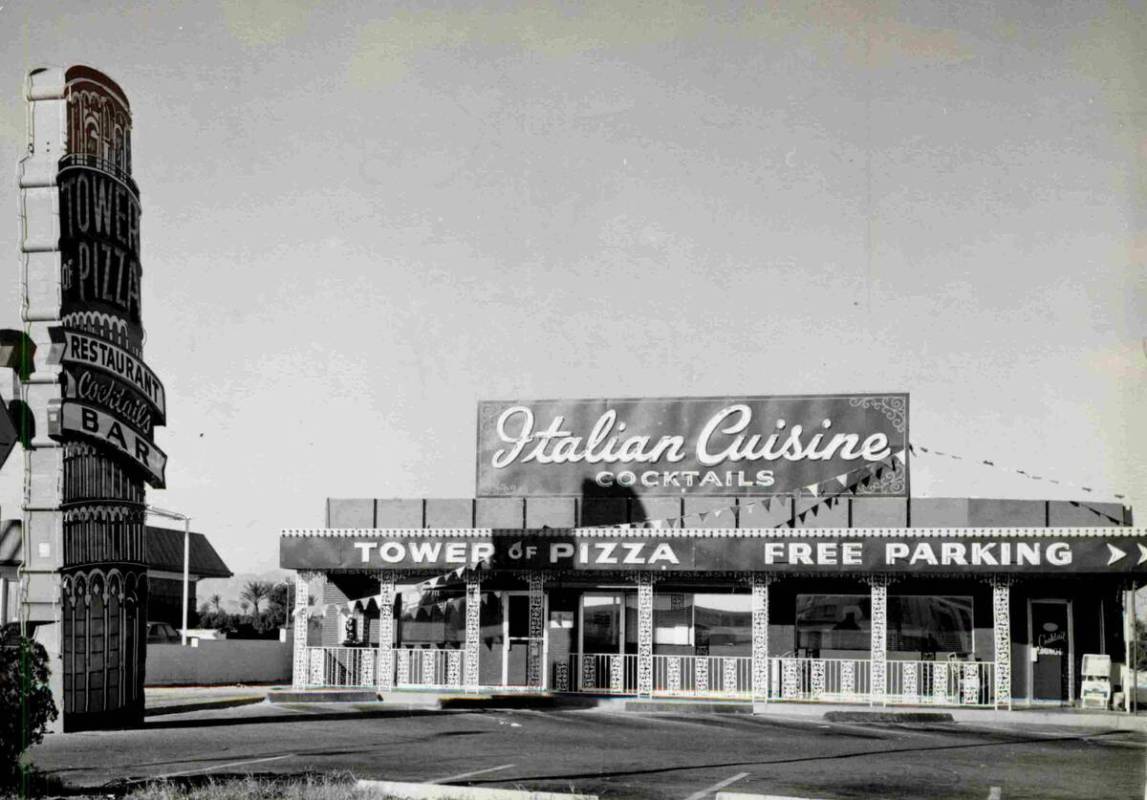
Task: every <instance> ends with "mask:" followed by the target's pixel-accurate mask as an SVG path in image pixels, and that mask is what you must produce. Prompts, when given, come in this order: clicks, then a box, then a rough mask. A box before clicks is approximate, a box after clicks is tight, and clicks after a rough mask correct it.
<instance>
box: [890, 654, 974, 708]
mask: <svg viewBox="0 0 1147 800" xmlns="http://www.w3.org/2000/svg"><path fill="white" fill-rule="evenodd" d="M886 670H887V675H888V679H887V692H886V694H885V702H886V703H889V704H895V705H937V706H990V705H993V704H994V703H995V691H994V688H993V687H994V677H995V662H994V661H888V662H887V666H886Z"/></svg>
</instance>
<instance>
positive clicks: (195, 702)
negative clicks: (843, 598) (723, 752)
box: [145, 686, 1147, 734]
mask: <svg viewBox="0 0 1147 800" xmlns="http://www.w3.org/2000/svg"><path fill="white" fill-rule="evenodd" d="M339 694H345V695H346V697H345V698H340V697H337V696H335V695H339ZM367 694H369V695H370V697H366V695H367ZM268 699H270V700H271V701H272V705H274V704H276V703H278V704H290V705H295V706H306V705H313V706H316V707H318V706H324V707H329V708H337V707H338V706H340V705H345V706H347V707H348V708H347V710H348V713H354V712H355V711H360V712H361V711H363V710H365V709H367V708H374V709H378V708H386V709H388V710H394V711H399V710H405V711H437V710H451V711H480V710H501V709H507V710H508V709H533V710H538V711H571V710H578V711H587V712H590V713H593V712H594V711H607V712H614V713H616V712H622V711H623V712H630V713H637V714H756V715H759V716H768V717H776V718H778V719H783V718H794V719H805V720H808V719H823V720H825V721H838V722H852V723H858V724H875V725H881V724H884V725H888V724H927V723H929V722H933V723H961V724H967V725H984V726H999V725H1005V726H1008V727H1015V726H1027V725H1030V726H1033V727H1047V728H1062V729H1099V730H1108V731H1111V730H1120V731H1135V732H1139V733H1144V734H1147V713H1143V714H1135V715H1131V714H1125V713H1122V712H1118V711H1083V710H1080V709H1072V708H1016V709H1014V710H1012V711H1006V710H995V709H990V708H960V707H946V706H885V707H881V706H867V705H860V704H851V705H850V704H830V703H794V702H784V703H782V702H772V703H761V702H757V703H749V702H746V701H744V700H712V699H691V698H649V699H644V698H634V697H625V696H595V695H584V694H568V693H567V694H559V693H550V692H544V693H524V692H509V693H481V694H465V693H460V692H433V691H393V692H383V693H381V694H377V695H376V693H374V692H373V691H371V690H362V691H355V692H348V691H345V690H344V691H342V692H339V691H338V690H308V691H294V690H292V689H291V688H290V687H288V686H184V687H151V688H148V689H147V690H146V702H147V710H146V712H145V714H146V715H147V716H155V715H161V714H181V713H185V712H189V711H202V710H211V709H226V708H230V707H234V706H240V705H250V704H254V703H262V702H265V701H267V700H268Z"/></svg>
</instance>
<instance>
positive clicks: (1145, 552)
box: [1135, 542, 1147, 566]
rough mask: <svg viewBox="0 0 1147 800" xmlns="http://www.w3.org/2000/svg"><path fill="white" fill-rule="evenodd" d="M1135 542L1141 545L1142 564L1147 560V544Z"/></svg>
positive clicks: (1140, 556) (1140, 557)
mask: <svg viewBox="0 0 1147 800" xmlns="http://www.w3.org/2000/svg"><path fill="white" fill-rule="evenodd" d="M1135 544H1138V545H1139V564H1142V563H1143V562H1144V561H1147V545H1142V544H1139V542H1136V543H1135ZM1139 564H1136V566H1139Z"/></svg>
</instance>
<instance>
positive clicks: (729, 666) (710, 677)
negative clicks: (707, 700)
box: [653, 655, 753, 697]
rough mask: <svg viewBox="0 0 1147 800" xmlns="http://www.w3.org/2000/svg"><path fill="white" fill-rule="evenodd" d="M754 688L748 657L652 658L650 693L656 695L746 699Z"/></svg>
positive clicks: (660, 656)
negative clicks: (651, 685) (742, 697)
mask: <svg viewBox="0 0 1147 800" xmlns="http://www.w3.org/2000/svg"><path fill="white" fill-rule="evenodd" d="M752 688H753V659H752V658H750V657H749V656H663V655H655V656H654V657H653V693H654V694H658V695H692V696H721V697H736V696H741V695H744V696H748V695H749V693H750V692H751V691H752Z"/></svg>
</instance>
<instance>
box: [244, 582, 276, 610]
mask: <svg viewBox="0 0 1147 800" xmlns="http://www.w3.org/2000/svg"><path fill="white" fill-rule="evenodd" d="M272 588H273V587H272V584H271V583H270V582H268V581H247V585H246V586H244V587H243V591H242V592H241V593H240V595H239V596H240V597H242V598H243V599H244V600H247V601H249V602H250V603H251V606H252V607H253V609H254V610H253V611H252V612H251V613H252V616H255V617H258V616H259V611H260V609H259V604H260V603H261V602H263V601H264V600H266V599H267V598H268V597H269V596H270V594H271V589H272Z"/></svg>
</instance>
